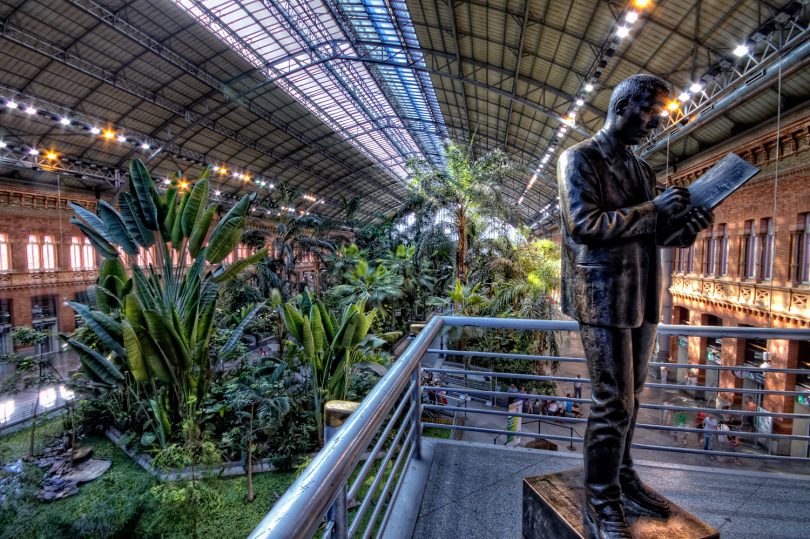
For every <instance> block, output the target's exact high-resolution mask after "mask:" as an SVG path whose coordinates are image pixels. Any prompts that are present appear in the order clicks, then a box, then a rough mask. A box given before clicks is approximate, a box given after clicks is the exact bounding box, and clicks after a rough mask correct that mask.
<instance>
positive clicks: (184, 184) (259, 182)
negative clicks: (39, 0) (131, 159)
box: [0, 99, 326, 215]
mask: <svg viewBox="0 0 810 539" xmlns="http://www.w3.org/2000/svg"><path fill="white" fill-rule="evenodd" d="M4 105H5V108H6V109H8V110H9V111H21V112H23V113H24V114H27V115H29V116H34V115H38V116H41V117H45V118H50V119H52V120H53V121H55V122H58V123H59V124H60V125H62V126H63V127H66V128H67V127H75V128H78V129H82V130H84V131H86V132H87V133H88V134H90V135H92V136H96V137H100V138H101V139H103V140H105V141H108V142H118V143H120V144H131V145H133V146H135V147H136V148H138V149H140V150H142V151H145V152H148V151H151V150H152V149H153V145H152V144H151V143H150V142H149V141H147V140H146V137H141V138H133V137H127V136H126V135H125V134H124V131H123V130H115V129H101V128H99V127H97V125H96V124H91V123H86V122H84V121H82V120H76V119H71V118H70V116H69V115H65V116H60V115H58V114H53V113H51V112H49V111H45V110H38V109H37V108H36V107H34V105H30V104H29V105H24V104H21V103H18V102H17V101H15V100H14V99H5V100H4ZM8 146H9V144H8V143H7V142H5V141H3V140H2V139H0V149H3V148H6V147H8ZM164 151H165V150H164ZM26 153H28V155H30V156H32V157H43V158H44V159H45V160H47V161H50V162H54V163H55V162H57V161H59V159H60V158H61V155H60V154H59V153H57V152H56V150H55V149H53V148H50V149H47V150H40V149H38V148H33V147H32V148H27V149H26ZM167 153H172V152H167ZM177 157H179V158H181V159H184V160H189V158H188V157H187V156H184V155H178V156H177ZM193 161H194V162H195V163H197V164H199V165H202V166H209V165H210V166H211V167H212V172H213V173H214V175H217V176H219V177H220V178H221V179H223V180H224V179H225V178H226V177H228V176H230V177H232V178H236V179H239V180H242V182H243V184H244V185H248V184H251V183H253V184H255V185H256V186H258V187H264V188H266V189H268V190H270V189H273V188H274V187H275V184H273V183H272V182H270V181H269V180H267V179H265V178H263V177H261V176H251V175H250V174H248V173H247V172H246V171H244V170H236V169H232V168H230V167H228V166H227V165H225V164H224V163H222V164H213V163H204V162H197V161H196V160H193ZM162 183H163V185H164V186H168V185H169V184H170V183H171V180H170V179H169V178H164V179H163V181H162ZM177 186H178V188H180V189H181V190H185V189H188V188H189V187H190V182H188V181H187V180H185V179H180V180H179V181H178V182H177ZM214 196H217V197H219V196H222V192H221V191H220V190H219V189H217V190H215V191H214ZM301 198H303V199H304V200H306V201H307V202H309V203H310V204H311V205H312V206H314V205H317V204H325V203H326V201H325V200H324V199H318V198H317V197H315V196H313V195H310V194H306V193H305V194H302V195H301ZM312 206H310V208H309V209H311V208H312ZM280 209H281V210H282V211H286V212H288V213H298V214H300V215H310V212H309V209H307V210H299V209H296V208H293V207H285V206H281V208H280ZM276 215H279V213H278V212H276Z"/></svg>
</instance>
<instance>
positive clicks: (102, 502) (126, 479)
mask: <svg viewBox="0 0 810 539" xmlns="http://www.w3.org/2000/svg"><path fill="white" fill-rule="evenodd" d="M60 431H61V419H54V420H50V421H48V422H46V423H45V424H44V425H43V426H42V427H41V428H37V440H38V442H39V443H38V446H42V445H44V444H45V443H47V442H48V441H49V440H53V439H54V438H55V437H56V436H58V434H59V432H60ZM29 434H30V430H28V429H24V430H21V431H18V432H15V433H12V434H9V435H5V436H0V457H1V460H2V461H3V462H10V461H14V460H16V459H17V458H19V457H21V456H24V455H25V454H26V453H27V452H28V436H29ZM84 443H85V444H86V445H91V446H93V448H94V456H95V457H98V458H109V459H112V461H113V465H112V467H111V468H110V470H109V471H108V472H107V473H105V474H104V475H103V476H101V477H100V478H98V479H96V480H95V481H92V482H90V483H88V484H86V485H82V486H80V487H79V494H77V495H75V496H71V497H69V498H66V499H63V500H58V501H55V502H51V503H44V502H40V501H39V500H37V499H36V497H35V496H36V491H37V484H38V481H39V478H41V476H42V472H41V471H40V470H38V469H36V468H35V467H33V466H26V473H25V480H24V481H23V485H24V488H23V492H22V495H21V496H19V497H16V498H13V499H11V498H10V499H9V500H7V501H6V502H0V537H2V538H6V537H8V538H14V539H20V538H23V537H24V538H55V537H71V538H72V537H191V536H192V532H191V527H190V525H188V524H187V523H184V522H182V521H181V519H173V518H166V515H167V512H168V514H171V507H167V506H166V505H165V504H164V505H161V502H160V501H159V500H158V498H157V497H156V495H155V493H154V491H153V487H155V486H156V485H157V481H156V480H155V479H154V478H153V477H152V476H150V475H149V474H147V473H146V472H145V471H143V470H142V469H141V468H140V467H139V466H138V465H137V464H135V463H134V462H133V461H132V460H130V459H129V457H127V456H126V455H125V454H124V453H123V452H121V451H120V450H118V449H117V448H116V447H115V445H113V444H112V442H110V441H109V440H107V439H106V438H93V439H89V440H86V441H85V442H84ZM294 478H295V475H294V473H293V472H273V473H261V474H257V475H256V476H255V477H254V488H255V491H256V500H255V501H254V502H252V503H245V501H244V497H245V493H246V492H247V487H246V478H245V477H236V478H228V479H212V480H211V481H210V486H211V488H212V490H213V491H214V492H216V493H217V494H218V498H219V500H218V503H217V509H216V510H211V511H203V512H202V515H201V517H200V521H199V522H198V528H197V535H198V536H199V537H212V538H213V537H217V538H220V537H222V538H230V537H233V538H244V537H246V536H247V535H248V534H249V533H250V531H251V530H252V529H253V528H254V527H255V526H256V524H258V523H259V521H260V520H261V519H262V517H263V516H264V515H265V514H266V513H267V511H268V510H269V509H270V507H271V506H272V504H273V503H274V502H275V500H276V498H277V496H279V495H281V494H282V493H283V492H284V491H285V490H286V489H287V487H288V486H289V485H290V484H291V483H292V481H293V479H294Z"/></svg>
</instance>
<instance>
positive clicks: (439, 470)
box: [384, 439, 810, 539]
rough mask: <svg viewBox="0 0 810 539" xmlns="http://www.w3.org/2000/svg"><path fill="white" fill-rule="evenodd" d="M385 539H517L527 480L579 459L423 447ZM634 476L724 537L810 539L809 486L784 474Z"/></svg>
mask: <svg viewBox="0 0 810 539" xmlns="http://www.w3.org/2000/svg"><path fill="white" fill-rule="evenodd" d="M408 466H409V467H408V471H407V472H406V473H407V475H406V481H405V484H403V488H402V491H401V492H400V495H399V496H398V498H397V502H396V506H395V507H394V509H393V511H392V514H393V515H394V516H393V517H392V520H391V522H390V523H389V526H388V528H387V529H386V533H385V535H384V537H386V538H387V539H407V538H409V537H413V538H414V539H435V538H442V539H456V538H458V539H492V538H494V537H497V538H499V539H511V538H514V539H519V538H520V537H521V515H522V508H521V503H522V481H523V478H524V477H527V476H534V475H542V474H546V473H553V472H558V471H563V470H569V469H575V468H580V467H581V466H582V459H581V458H580V457H579V456H578V455H573V454H566V453H562V454H560V453H554V452H547V451H538V450H532V449H523V448H515V449H511V448H509V449H507V448H504V447H495V446H492V445H485V444H477V443H469V442H449V441H438V440H435V439H432V440H428V441H427V442H426V443H425V447H424V450H423V458H422V460H421V461H412V462H411V463H410V464H409V465H408ZM637 466H638V469H639V473H640V474H641V476H642V477H643V478H644V479H645V480H646V481H648V482H649V483H651V484H653V485H655V487H656V488H657V489H658V490H660V491H661V493H662V494H664V495H665V496H667V497H668V498H669V499H671V500H672V501H673V502H675V503H676V504H678V505H680V506H681V507H683V508H685V509H686V510H688V511H690V512H692V513H693V514H694V515H696V516H697V517H698V518H701V519H702V520H704V521H705V522H707V523H708V524H710V525H712V526H714V527H715V528H717V529H718V530H719V531H720V534H721V536H722V537H735V538H737V537H739V538H746V539H747V538H757V539H759V538H763V537H767V538H768V539H776V538H779V539H782V538H806V537H810V516H808V513H807V507H809V506H810V483H809V482H808V481H807V480H806V478H804V477H797V476H791V475H786V474H767V473H762V472H752V471H743V470H740V469H735V470H716V469H709V468H702V467H694V466H686V465H681V464H678V465H674V464H662V463H657V462H645V461H640V462H637Z"/></svg>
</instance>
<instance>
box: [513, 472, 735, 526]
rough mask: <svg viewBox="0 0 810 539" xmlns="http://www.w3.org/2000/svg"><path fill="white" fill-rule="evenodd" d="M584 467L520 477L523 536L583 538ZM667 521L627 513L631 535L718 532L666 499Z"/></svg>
mask: <svg viewBox="0 0 810 539" xmlns="http://www.w3.org/2000/svg"><path fill="white" fill-rule="evenodd" d="M582 474H583V470H582V469H578V470H571V471H567V472H560V473H554V474H548V475H538V476H535V477H524V478H523V538H524V539H540V538H548V537H553V538H554V539H583V538H586V537H588V535H587V534H586V531H585V526H584V524H583V523H582V511H583V509H584V507H585V487H584V485H583V478H582ZM669 503H670V505H671V506H672V515H671V516H670V517H669V518H668V519H667V520H660V519H656V518H650V517H645V516H640V517H635V516H630V515H628V521H629V523H630V532H631V533H632V535H633V537H634V538H638V539H642V538H644V539H646V538H649V539H653V538H659V537H667V538H674V539H715V538H719V537H720V534H719V532H718V531H717V530H715V529H714V528H713V527H711V526H709V525H708V524H706V523H704V522H703V521H701V520H699V519H698V518H696V517H695V516H693V515H692V514H691V513H689V512H687V511H686V510H685V509H683V508H682V507H679V506H677V505H675V504H674V503H672V502H669Z"/></svg>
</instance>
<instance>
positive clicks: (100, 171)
mask: <svg viewBox="0 0 810 539" xmlns="http://www.w3.org/2000/svg"><path fill="white" fill-rule="evenodd" d="M28 150H29V148H27V147H26V146H24V145H21V144H11V143H6V146H5V147H3V148H0V167H2V166H6V167H9V168H15V169H18V170H26V171H31V172H38V173H41V172H44V173H49V174H61V175H64V176H72V177H74V178H80V179H82V180H91V181H95V182H101V183H105V184H109V185H111V186H112V187H114V188H118V187H119V186H120V185H121V184H123V183H124V182H125V181H128V180H129V172H128V171H126V170H124V169H119V168H116V167H113V166H109V165H105V164H99V163H94V162H92V161H89V160H87V159H77V158H73V157H68V156H61V157H60V158H59V159H56V160H49V159H47V158H44V157H43V156H42V155H36V156H35V155H31V154H30V153H29V151H28ZM155 187H156V188H157V189H158V190H163V189H164V186H162V185H160V184H158V185H156V186H155ZM241 198H242V197H241V196H234V195H228V194H220V195H218V196H214V197H213V199H214V200H215V201H216V203H217V204H219V205H220V206H222V207H223V208H225V209H227V208H230V207H231V206H233V205H234V204H236V202H238V201H239V200H240V199H241ZM253 207H254V208H256V209H259V210H261V211H263V212H266V213H267V214H268V215H269V213H270V212H273V211H278V210H279V208H277V207H275V206H271V205H266V204H264V205H263V204H260V203H255V202H254V204H253ZM313 207H314V205H310V206H309V208H308V209H307V210H305V211H307V212H311V209H312V208H313ZM335 211H339V208H337V207H335ZM313 215H316V216H317V214H313ZM251 217H252V218H254V219H258V218H259V217H257V216H256V215H251ZM320 217H323V216H320Z"/></svg>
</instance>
